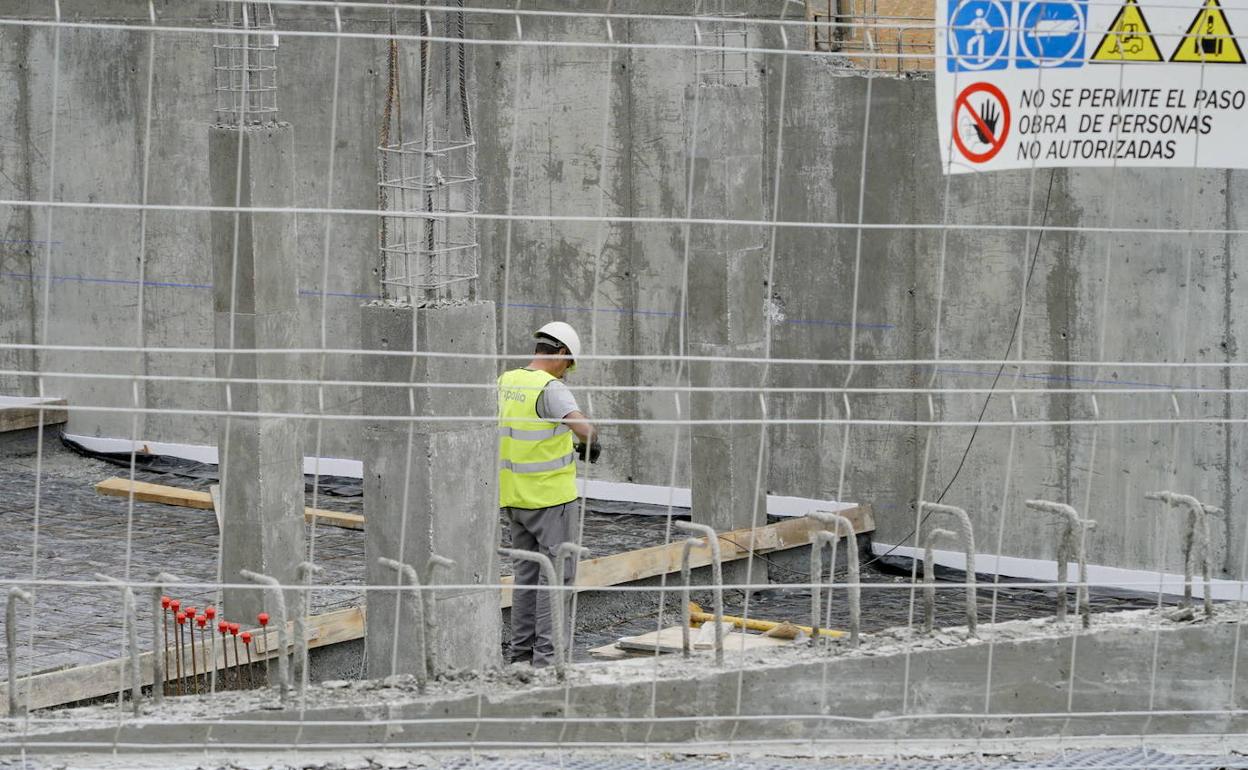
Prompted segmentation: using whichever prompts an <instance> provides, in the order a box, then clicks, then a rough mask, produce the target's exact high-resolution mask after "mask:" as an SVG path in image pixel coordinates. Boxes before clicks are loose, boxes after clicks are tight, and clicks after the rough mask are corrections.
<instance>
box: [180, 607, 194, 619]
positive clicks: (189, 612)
mask: <svg viewBox="0 0 1248 770" xmlns="http://www.w3.org/2000/svg"><path fill="white" fill-rule="evenodd" d="M182 611H183V612H185V613H186V616H187V617H188V618H193V617H195V608H194V607H183V608H182Z"/></svg>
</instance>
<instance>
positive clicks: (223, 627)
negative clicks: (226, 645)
mask: <svg viewBox="0 0 1248 770" xmlns="http://www.w3.org/2000/svg"><path fill="white" fill-rule="evenodd" d="M217 630H218V631H220V632H221V635H222V636H225V634H226V632H227V631H229V630H230V624H229V623H226V622H225V621H224V620H223V621H221V622H220V623H218V624H217Z"/></svg>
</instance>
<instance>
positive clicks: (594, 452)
mask: <svg viewBox="0 0 1248 770" xmlns="http://www.w3.org/2000/svg"><path fill="white" fill-rule="evenodd" d="M572 449H573V451H575V452H576V456H577V457H579V458H581V459H582V460H584V459H586V457H585V455H586V447H585V444H584V443H582V442H580V441H578V442H576V443H575V444H573V445H572ZM588 454H589V461H590V462H591V463H596V462H598V455H600V454H602V444H599V443H598V439H594V440H593V441H592V442H591V443H590V445H589V448H588Z"/></svg>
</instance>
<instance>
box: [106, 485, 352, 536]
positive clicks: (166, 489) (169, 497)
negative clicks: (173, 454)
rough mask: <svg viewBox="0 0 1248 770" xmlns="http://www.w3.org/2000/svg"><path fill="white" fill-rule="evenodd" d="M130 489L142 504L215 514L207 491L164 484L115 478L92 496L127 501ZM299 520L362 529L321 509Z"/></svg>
mask: <svg viewBox="0 0 1248 770" xmlns="http://www.w3.org/2000/svg"><path fill="white" fill-rule="evenodd" d="M214 486H215V485H214ZM132 489H133V490H134V499H135V500H142V501H143V502H145V503H163V504H165V505H179V506H182V507H185V508H202V509H204V510H213V511H215V510H216V508H215V506H214V505H213V498H212V491H211V488H210V490H209V491H208V492H200V491H198V490H194V489H182V488H181V487H170V486H166V485H164V484H149V483H147V482H145V481H135V482H131V481H130V479H124V478H120V477H117V476H114V477H113V478H110V479H104V480H103V481H101V482H100V483H99V484H96V485H95V491H96V492H99V493H100V494H102V495H112V496H115V497H128V496H129V495H130V490H132ZM303 518H304V521H306V522H308V523H309V524H310V523H312V521H313V520H315V521H316V522H317V523H318V524H327V525H329V526H331V527H341V528H343V529H360V530H362V529H364V517H363V516H361V515H360V514H358V513H344V512H343V511H327V510H324V509H321V508H304V509H303ZM220 525H221V518H220V516H218V517H217V526H218V527H220Z"/></svg>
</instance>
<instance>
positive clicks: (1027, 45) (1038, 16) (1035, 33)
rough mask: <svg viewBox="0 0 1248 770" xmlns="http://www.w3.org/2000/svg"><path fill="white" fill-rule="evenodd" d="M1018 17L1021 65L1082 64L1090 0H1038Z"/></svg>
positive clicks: (1057, 65) (1063, 65)
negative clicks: (1088, 2)
mask: <svg viewBox="0 0 1248 770" xmlns="http://www.w3.org/2000/svg"><path fill="white" fill-rule="evenodd" d="M1021 7H1022V13H1021V14H1019V17H1018V34H1017V40H1018V52H1017V58H1016V61H1017V63H1018V68H1019V69H1038V68H1041V67H1044V68H1047V67H1082V66H1083V64H1084V57H1083V44H1084V38H1085V37H1087V29H1088V12H1087V0H1037V1H1036V2H1031V3H1025V4H1023V5H1022V6H1021Z"/></svg>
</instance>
